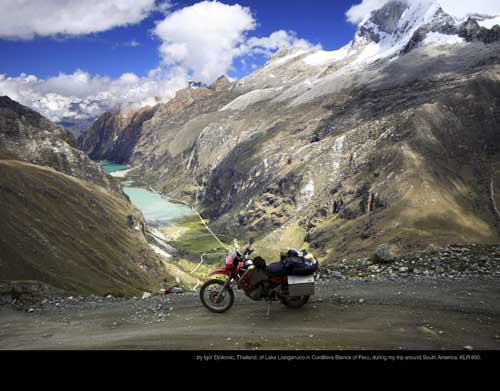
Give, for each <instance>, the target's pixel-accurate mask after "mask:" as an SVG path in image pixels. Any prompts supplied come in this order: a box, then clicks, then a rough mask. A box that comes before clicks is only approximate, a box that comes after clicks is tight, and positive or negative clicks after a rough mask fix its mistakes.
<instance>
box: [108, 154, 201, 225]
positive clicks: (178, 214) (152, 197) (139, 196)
mask: <svg viewBox="0 0 500 391" xmlns="http://www.w3.org/2000/svg"><path fill="white" fill-rule="evenodd" d="M100 164H101V165H102V167H103V169H104V171H105V172H106V173H107V174H112V173H114V172H118V171H124V170H127V169H129V168H130V167H129V166H127V165H123V164H115V163H111V162H107V161H103V162H100ZM123 185H124V187H123V191H124V192H125V194H127V195H128V196H129V198H130V200H131V201H132V203H133V204H134V205H135V206H136V207H137V208H139V209H140V210H141V211H142V214H143V215H144V218H145V219H146V222H147V223H148V224H149V225H152V226H162V225H173V224H175V221H176V220H178V219H180V218H183V217H188V216H192V215H193V212H192V210H191V208H190V207H188V206H186V205H183V204H176V203H173V202H169V201H167V200H166V199H165V198H163V197H162V196H160V195H159V194H156V193H153V192H152V191H149V190H147V189H145V188H143V187H134V186H131V185H130V182H124V183H123Z"/></svg>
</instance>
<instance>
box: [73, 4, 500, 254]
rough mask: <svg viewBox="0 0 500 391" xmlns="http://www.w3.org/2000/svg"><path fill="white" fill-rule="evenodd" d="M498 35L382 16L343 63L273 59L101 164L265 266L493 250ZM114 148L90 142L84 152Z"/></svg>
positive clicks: (432, 19) (415, 11)
mask: <svg viewBox="0 0 500 391" xmlns="http://www.w3.org/2000/svg"><path fill="white" fill-rule="evenodd" d="M499 31H500V28H499V27H498V26H494V27H492V28H489V29H488V28H485V27H483V26H482V25H481V24H480V23H479V21H478V19H477V18H469V19H466V20H458V19H456V18H454V17H452V16H450V15H447V14H446V13H445V12H444V11H443V10H442V9H441V7H439V5H438V3H433V4H430V3H429V4H427V5H426V6H423V5H422V4H420V5H418V4H410V5H409V4H408V3H407V2H403V1H392V2H389V3H388V4H387V5H386V6H384V7H383V8H381V9H380V10H377V11H375V12H374V13H372V15H371V16H370V17H369V18H367V19H366V20H364V21H363V22H362V23H361V25H360V26H359V28H358V31H357V33H356V36H355V37H354V39H353V41H352V42H350V43H349V44H348V45H347V46H346V47H344V48H342V49H340V50H338V51H335V52H325V51H321V50H312V51H306V50H299V51H292V52H288V51H282V52H280V53H278V54H277V55H276V56H275V57H274V58H273V59H272V60H271V61H270V62H269V63H268V64H266V65H265V66H264V67H263V68H261V69H259V70H257V71H256V72H254V73H253V74H251V75H249V76H247V77H245V78H243V79H242V80H240V81H238V82H234V83H229V82H225V83H222V84H223V85H222V86H221V87H220V88H217V89H214V88H211V89H210V91H208V92H207V93H206V94H202V95H201V96H196V97H194V99H191V100H188V101H186V100H182V99H179V96H178V97H177V98H176V99H174V100H173V101H171V102H169V103H167V104H165V105H159V106H157V107H156V108H154V109H153V110H154V113H152V116H151V118H150V119H147V120H145V121H144V122H142V124H141V125H140V126H139V127H138V128H135V130H134V131H133V132H130V134H133V137H126V139H127V140H123V139H122V140H121V141H120V144H121V145H123V144H126V145H127V153H124V154H119V155H120V156H117V155H114V154H108V153H107V152H106V151H104V150H103V154H102V155H99V157H100V158H112V159H113V160H117V161H126V162H128V163H130V164H132V165H134V166H138V167H139V169H138V170H136V171H135V172H134V174H136V173H139V174H140V175H141V176H142V177H143V179H144V180H147V181H149V182H150V183H151V184H153V185H154V186H155V187H157V188H159V189H161V190H162V191H163V192H164V193H166V194H168V195H170V196H173V197H177V198H183V199H185V200H188V201H191V202H194V203H197V204H199V206H200V207H201V208H203V209H204V213H205V215H206V216H207V217H209V218H210V219H211V220H212V221H213V226H214V227H215V228H216V229H218V230H219V231H221V232H224V233H228V234H230V235H239V236H240V237H248V236H254V237H256V238H257V239H259V240H260V245H261V246H262V248H268V249H269V251H268V252H269V255H275V254H276V253H277V252H278V251H279V250H280V249H282V248H284V247H287V246H293V247H296V246H299V245H307V246H309V247H310V248H312V249H313V250H314V251H315V252H316V253H318V255H319V256H320V257H321V259H322V260H326V261H329V260H335V259H339V258H341V257H345V256H347V255H349V256H352V257H356V256H366V255H368V254H371V253H373V251H374V250H375V248H376V247H377V246H378V245H379V244H380V243H387V244H388V246H389V247H390V248H391V250H392V251H394V252H395V253H406V252H411V251H415V250H418V249H423V248H428V247H441V246H443V245H447V244H449V243H495V242H498V238H499V230H498V223H499V218H500V215H499V214H498V208H497V205H498V202H500V200H499V198H498V194H499V193H498V191H500V190H499V189H498V186H499V185H498V183H500V182H499V181H500V174H499V171H498V167H499V165H498V163H499V162H500V150H499V148H500V147H499V145H500V143H499V141H500V129H499V125H498V124H499V123H500V54H499V53H500V43H499V38H500V35H499ZM182 94H186V92H185V91H184V92H183V93H182ZM182 94H181V95H182ZM179 100H181V101H182V102H186V103H188V104H179ZM106 115H108V116H109V115H110V114H106ZM103 118H104V117H103ZM111 128H113V127H111ZM122 128H123V127H122ZM113 132H114V131H113V130H112V129H109V128H108V127H106V126H103V127H99V128H96V127H94V128H92V129H91V130H90V131H89V132H88V133H87V135H85V136H83V139H84V140H90V139H106V140H113V139H114V137H115V136H114V135H113V134H114V133H113ZM122 134H125V133H122ZM118 144H119V143H118V142H114V141H112V142H111V145H110V146H109V147H107V148H106V150H110V151H114V150H116V149H115V148H116V146H117V145H118ZM80 145H83V146H84V147H85V148H84V149H85V150H86V151H89V152H90V151H92V149H93V148H94V147H97V146H98V143H95V142H90V144H85V143H83V142H80Z"/></svg>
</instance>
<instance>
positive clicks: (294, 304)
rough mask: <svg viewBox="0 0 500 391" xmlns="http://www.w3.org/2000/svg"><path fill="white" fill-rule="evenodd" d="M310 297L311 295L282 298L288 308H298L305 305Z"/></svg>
mask: <svg viewBox="0 0 500 391" xmlns="http://www.w3.org/2000/svg"><path fill="white" fill-rule="evenodd" d="M310 298H311V296H299V297H287V298H281V303H282V304H283V305H284V306H286V307H288V308H292V309H294V310H297V309H299V308H302V307H304V306H305V305H306V304H307V302H308V301H309V299H310Z"/></svg>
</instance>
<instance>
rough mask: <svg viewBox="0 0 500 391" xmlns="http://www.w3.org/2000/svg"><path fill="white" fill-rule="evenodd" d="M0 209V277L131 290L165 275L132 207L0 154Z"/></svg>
mask: <svg viewBox="0 0 500 391" xmlns="http://www.w3.org/2000/svg"><path fill="white" fill-rule="evenodd" d="M0 215H1V216H2V218H1V219H0V231H1V233H2V234H1V235H0V280H7V281H18V280H21V281H26V280H35V281H40V282H43V283H45V284H48V285H49V286H51V287H54V288H57V289H58V290H60V291H61V290H62V291H64V292H67V293H68V294H87V295H89V294H99V295H108V294H112V295H114V296H117V295H120V296H133V295H139V294H140V295H142V293H143V292H144V291H149V290H151V291H153V289H158V288H159V287H161V285H162V281H163V279H164V278H166V277H167V273H166V271H165V268H164V265H163V263H162V261H161V260H160V259H159V258H158V256H157V255H156V254H155V253H154V251H153V250H152V249H151V248H150V246H149V244H148V242H147V240H146V237H145V232H144V221H143V218H142V215H141V213H140V211H138V210H137V209H136V208H135V207H133V206H132V205H131V204H130V203H128V202H126V201H124V200H123V199H121V198H119V197H117V196H115V195H112V194H111V193H109V192H107V191H106V190H105V189H103V188H102V187H100V186H97V185H94V184H91V183H90V182H87V181H82V180H80V179H77V178H74V177H70V176H68V175H65V174H62V173H60V172H58V171H55V170H53V169H51V168H48V167H41V166H36V165H32V164H29V163H25V162H20V161H14V160H0Z"/></svg>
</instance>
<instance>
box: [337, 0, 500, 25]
mask: <svg viewBox="0 0 500 391" xmlns="http://www.w3.org/2000/svg"><path fill="white" fill-rule="evenodd" d="M389 1H391V0H363V1H362V2H360V3H359V4H356V5H354V6H352V7H351V8H350V9H349V10H348V11H347V13H346V16H347V19H348V20H349V21H350V22H351V23H354V24H357V23H359V22H361V21H363V19H365V18H366V17H367V16H369V15H370V13H371V12H372V11H374V10H376V9H378V8H381V7H382V6H383V5H384V4H386V3H388V2H389ZM404 1H406V2H410V1H411V3H416V2H421V3H432V2H434V0H404ZM437 2H438V3H440V4H441V6H442V7H443V9H444V10H445V11H446V12H448V13H449V14H451V15H453V16H455V17H459V18H462V17H465V16H467V15H469V14H475V13H477V14H486V15H492V16H494V15H500V2H499V1H498V0H475V1H473V2H472V1H470V0H438V1H437Z"/></svg>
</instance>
